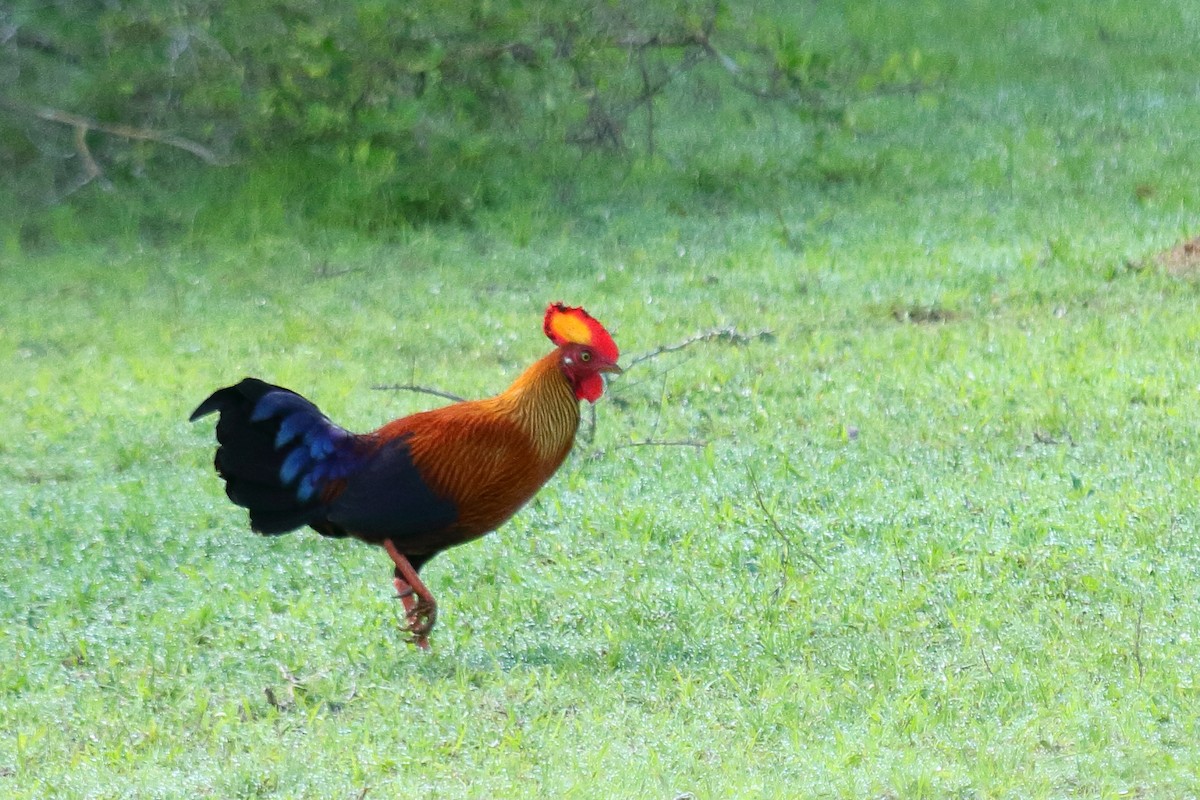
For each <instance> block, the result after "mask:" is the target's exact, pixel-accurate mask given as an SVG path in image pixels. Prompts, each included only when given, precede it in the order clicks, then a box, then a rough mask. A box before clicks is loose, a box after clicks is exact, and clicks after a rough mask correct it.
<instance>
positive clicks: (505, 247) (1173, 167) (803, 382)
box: [0, 0, 1200, 800]
mask: <svg viewBox="0 0 1200 800" xmlns="http://www.w3.org/2000/svg"><path fill="white" fill-rule="evenodd" d="M943 5H944V6H946V7H943ZM999 5H1001V4H995V6H997V7H994V6H993V4H985V3H967V4H953V5H952V4H935V3H921V4H917V3H913V4H891V3H847V4H846V5H845V6H844V7H841V6H837V5H830V4H821V5H820V6H819V7H817V8H819V9H823V11H819V12H818V11H814V15H816V16H815V17H814V25H815V26H816V27H814V30H813V32H812V34H811V35H813V36H822V35H826V34H828V35H829V36H831V37H835V38H836V37H837V36H842V37H848V39H859V38H861V39H864V40H865V39H867V37H868V35H869V37H870V38H869V47H870V49H871V51H872V52H873V53H878V54H884V55H885V56H886V55H887V54H889V53H894V54H896V58H897V59H898V60H897V61H896V62H895V63H896V64H898V65H899V66H897V67H896V68H897V69H901V68H904V69H911V70H913V71H914V72H917V73H920V72H921V70H922V69H926V68H928V69H932V70H935V71H936V72H937V74H938V78H937V80H936V81H933V82H931V83H930V84H929V85H928V86H926V87H924V88H917V89H915V90H914V91H911V92H902V93H895V92H887V93H878V92H870V91H863V92H862V93H861V95H856V96H855V99H854V100H853V101H852V102H851V103H850V106H849V107H848V109H847V113H846V120H845V122H844V124H842V125H840V126H838V127H837V128H836V129H835V130H832V131H825V132H824V133H823V134H822V135H821V136H820V137H819V142H818V137H817V136H816V135H815V134H814V129H813V128H812V127H809V126H805V125H800V124H793V123H792V122H791V121H790V120H791V118H789V117H788V116H787V115H775V114H774V113H773V112H771V113H768V112H764V113H763V114H762V115H760V116H758V117H754V116H750V117H748V118H747V117H743V116H741V115H737V114H734V113H733V112H732V111H730V115H729V120H728V123H729V125H730V126H741V127H738V128H733V127H731V128H730V131H732V133H730V134H728V135H722V134H721V126H718V125H712V124H707V125H704V124H701V123H700V122H696V124H694V125H689V126H678V127H676V128H674V129H669V130H664V131H663V132H662V134H661V135H662V137H663V141H662V145H661V146H662V151H663V152H664V153H668V154H669V153H672V152H674V153H681V152H690V153H695V154H697V155H692V156H688V157H687V158H685V159H684V160H685V161H686V164H685V165H684V166H683V167H681V168H680V167H678V166H677V165H676V166H675V168H673V167H672V165H671V164H669V163H667V161H668V160H669V157H668V156H660V158H659V160H657V161H650V162H642V163H640V165H639V166H637V167H636V168H634V169H632V170H631V171H630V172H629V174H628V175H627V176H626V178H625V180H624V181H623V182H613V183H611V184H608V185H603V186H598V185H594V184H593V185H584V184H582V183H581V184H580V185H578V186H573V187H571V188H572V190H573V191H572V192H570V193H568V194H565V195H564V194H563V193H561V192H560V193H559V194H557V195H553V194H547V199H546V200H544V201H543V202H540V203H531V204H526V205H522V206H520V207H516V206H514V207H508V208H496V209H490V210H486V211H484V212H481V214H480V217H479V219H478V221H477V223H476V224H475V225H474V226H470V227H466V226H464V227H451V226H445V227H433V228H423V229H419V230H414V231H407V232H403V233H401V234H397V235H396V236H393V237H390V238H388V239H386V240H382V239H381V240H369V239H365V238H362V237H356V236H351V235H343V234H337V233H330V232H325V233H322V232H320V231H316V232H314V231H305V232H303V233H301V232H299V231H297V232H296V235H294V236H289V235H284V234H278V233H274V232H267V231H259V232H255V230H254V229H253V226H252V224H251V223H250V222H248V223H247V225H248V226H249V227H248V230H247V232H246V235H245V236H244V237H241V238H238V239H231V238H224V239H222V238H218V237H203V236H200V235H195V236H192V237H186V241H180V242H176V243H171V242H167V243H160V244H156V245H154V246H145V247H142V246H139V244H138V243H137V242H136V241H130V240H129V239H128V238H124V237H118V238H114V239H113V241H112V242H111V243H109V244H107V245H88V246H83V245H79V246H73V247H72V246H65V247H61V248H58V249H55V250H53V251H47V252H41V253H33V254H24V255H12V256H8V257H5V259H4V261H3V263H2V265H0V326H2V330H0V362H2V363H6V364H8V365H9V366H8V367H7V368H6V369H5V370H4V371H3V373H2V374H0V396H3V397H4V398H5V399H4V404H3V409H4V413H3V415H0V529H3V530H4V531H5V546H4V547H3V548H2V549H0V576H2V579H0V623H2V627H0V795H3V796H5V797H11V798H30V799H32V798H49V797H55V798H57V797H62V798H130V797H136V798H193V797H216V798H349V799H351V800H352V799H353V798H361V797H363V796H364V793H365V797H366V798H371V799H373V798H383V797H423V798H430V799H431V800H432V798H456V797H470V798H477V797H534V796H541V797H564V798H565V797H580V798H609V797H613V798H667V799H668V800H673V799H674V798H679V797H694V798H697V799H700V800H708V799H709V798H759V797H761V798H775V797H780V798H791V797H842V798H1022V799H1024V798H1060V797H1084V798H1092V797H1095V798H1182V797H1195V796H1197V795H1200V724H1198V721H1200V534H1198V526H1200V508H1198V504H1197V494H1198V490H1200V451H1198V448H1197V445H1198V443H1200V313H1198V311H1200V279H1193V278H1192V277H1190V276H1189V275H1182V276H1179V275H1173V274H1167V273H1166V272H1165V271H1164V270H1162V269H1159V268H1157V267H1156V266H1155V264H1154V263H1153V260H1152V258H1151V256H1152V255H1153V254H1154V253H1156V252H1158V251H1161V250H1163V249H1164V248H1168V247H1170V246H1172V245H1174V244H1176V243H1177V242H1179V241H1182V240H1183V239H1186V238H1187V237H1189V236H1192V235H1195V234H1196V233H1198V232H1200V212H1198V209H1200V165H1198V163H1197V160H1196V154H1197V152H1200V104H1198V103H1197V96H1198V92H1200V83H1198V82H1197V77H1196V72H1195V70H1194V63H1195V52H1194V47H1195V42H1196V41H1197V40H1200V13H1198V12H1197V10H1196V8H1193V6H1192V4H1190V3H1184V2H1178V3H1150V4H1148V5H1147V4H1139V3H1133V2H1127V1H1126V0H1122V1H1121V2H1116V1H1114V2H1104V3H1087V4H1085V3H1082V2H1080V3H1063V4H1046V3H1023V4H1019V5H1020V7H1019V8H1017V9H1007V10H1002V9H1000V8H998V6H999ZM883 60H886V59H883ZM905 65H907V66H905ZM922 65H934V66H932V67H923V66H922ZM747 120H748V121H747ZM687 148H694V149H692V150H688V149H687ZM689 165H690V166H689ZM560 188H561V187H560ZM564 197H566V198H567V199H566V200H564ZM252 212H253V209H246V210H245V212H244V213H245V216H246V217H247V219H252V218H253V213H252ZM214 213H215V212H214ZM239 213H241V211H240V209H239ZM557 299H563V300H567V301H569V302H572V303H581V304H584V305H586V306H587V307H588V309H589V310H590V311H592V312H593V313H594V314H595V315H596V316H597V317H598V318H599V319H601V320H602V321H603V322H604V323H605V324H606V325H608V326H609V328H610V329H611V330H613V331H614V334H615V336H616V339H617V341H618V343H619V344H620V345H621V347H622V348H623V350H624V353H625V354H626V357H625V359H624V360H628V359H629V358H632V357H634V356H637V355H639V354H644V353H649V352H652V351H654V350H655V349H656V348H659V347H661V346H664V345H669V344H673V343H676V342H680V341H682V340H684V339H686V338H688V337H689V336H692V335H695V334H697V333H700V332H703V331H706V330H712V329H714V328H718V327H722V326H735V327H736V328H737V330H738V331H741V332H743V333H746V334H754V333H756V332H759V331H770V334H771V335H770V336H766V337H759V338H755V339H753V340H752V341H750V342H748V343H745V344H741V345H738V344H735V343H732V342H728V341H712V342H705V343H697V344H695V345H692V346H690V347H688V348H685V349H683V350H680V351H678V352H673V353H664V354H662V355H659V356H658V357H655V358H652V359H649V360H646V361H643V362H640V363H639V364H637V365H636V366H635V367H633V368H631V369H630V370H629V371H628V372H627V373H626V374H625V375H624V376H622V377H621V378H620V379H618V380H616V381H614V382H613V383H612V385H611V386H610V391H609V393H608V395H607V396H606V397H605V399H604V400H603V401H602V402H601V403H600V404H599V405H598V406H597V407H596V427H595V434H594V437H593V438H592V440H591V441H590V442H581V443H580V445H579V446H578V448H577V450H576V452H575V454H574V455H573V456H572V458H571V459H570V460H569V461H568V463H567V464H566V466H565V467H564V469H563V470H562V472H561V473H560V474H559V475H558V476H557V477H556V478H555V480H554V481H553V482H552V483H551V484H550V485H549V486H548V487H547V488H546V489H545V490H544V491H543V492H542V493H541V494H540V495H539V496H538V498H537V499H536V500H535V501H534V502H533V503H532V504H531V505H530V506H529V507H527V508H526V509H525V510H523V511H522V512H521V513H520V514H518V516H517V517H516V518H514V520H513V521H512V522H510V523H509V524H508V525H507V526H505V527H504V528H502V529H501V531H500V532H499V533H498V534H497V535H493V536H490V537H487V538H485V539H483V540H481V541H479V542H477V543H474V544H471V545H468V546H465V547H462V548H459V549H456V550H453V551H450V552H449V553H447V554H445V555H443V556H441V557H439V558H438V559H437V560H435V561H434V562H433V563H432V564H431V565H430V566H429V567H428V568H427V569H426V570H425V573H426V579H427V581H428V582H429V584H430V587H431V589H432V590H433V591H434V592H435V594H437V595H438V597H439V600H440V603H441V620H440V623H439V626H438V628H437V630H436V632H435V634H434V637H433V645H434V647H433V651H432V653H430V654H423V653H420V652H417V651H415V650H414V649H413V648H411V647H410V646H408V645H406V644H404V643H403V641H402V637H401V635H400V634H399V633H398V631H397V623H398V619H397V606H398V604H397V603H395V602H394V601H393V600H392V599H391V597H390V595H391V594H392V591H391V586H390V569H389V566H388V562H387V558H386V556H385V555H384V554H383V553H382V552H381V551H378V550H375V549H371V548H367V547H365V546H362V545H358V544H356V543H353V542H335V541H328V540H321V539H320V537H318V536H316V535H314V534H311V533H304V534H297V535H293V536H288V537H281V538H278V539H271V540H267V539H264V538H261V537H257V536H254V535H252V534H250V533H249V532H248V527H247V524H246V519H245V515H244V513H243V512H242V511H241V510H239V509H236V508H234V507H232V506H230V505H229V504H228V502H227V501H226V499H225V497H224V495H223V493H222V491H221V487H220V484H219V482H218V480H217V478H216V477H215V476H214V475H213V474H212V470H211V452H212V446H213V433H212V426H211V423H210V422H209V421H205V422H204V423H203V424H195V425H190V424H188V423H187V421H186V419H187V415H188V413H189V412H190V411H191V410H192V408H193V407H194V405H195V404H196V403H197V402H198V401H199V400H201V399H202V398H203V397H204V396H205V395H206V394H207V393H208V392H209V391H210V390H211V389H213V388H214V387H216V386H218V385H224V384H225V383H227V382H230V381H232V380H235V379H237V378H239V377H241V376H242V375H246V374H254V375H259V376H261V377H264V378H266V379H269V380H272V381H275V382H279V383H282V384H284V385H287V386H291V387H293V388H295V389H297V390H300V391H302V392H304V393H305V394H306V395H308V396H309V397H311V398H312V399H313V400H314V401H315V402H317V403H318V404H319V405H320V406H321V407H322V408H323V409H324V410H325V411H326V412H327V413H329V414H330V415H331V416H333V417H334V418H335V419H336V420H338V421H339V422H342V423H343V424H345V425H347V426H348V427H351V428H353V429H359V430H363V429H367V428H371V427H373V426H375V425H377V424H379V423H381V422H383V421H385V420H387V419H390V418H392V417H394V416H398V415H401V414H404V413H407V412H410V411H413V410H416V409H419V408H424V407H429V406H431V405H433V404H436V402H437V401H436V400H434V399H433V398H429V397H425V396H422V395H417V394H411V393H395V392H387V391H378V390H374V389H372V386H374V385H377V384H391V383H396V382H401V383H407V382H416V383H420V384H425V385H429V386H436V387H440V388H443V389H446V390H449V391H452V392H456V393H458V394H462V395H470V396H480V395H484V394H488V393H492V392H494V391H498V390H499V389H501V388H503V387H504V386H505V385H507V382H508V381H509V380H510V379H512V378H513V377H515V375H516V374H517V373H518V372H519V371H520V370H521V369H522V368H523V366H524V365H526V364H528V363H530V362H531V361H532V360H533V359H535V358H536V357H538V356H539V355H541V354H542V353H544V352H545V351H546V349H547V347H548V344H547V343H546V341H545V340H544V339H543V338H542V336H541V333H540V327H539V326H540V314H541V311H542V309H543V308H544V306H545V303H546V302H547V301H549V300H557ZM646 440H657V441H682V440H687V441H695V442H702V443H704V446H703V447H699V448H693V447H665V446H663V447H655V446H644V447H624V446H623V445H629V444H631V443H634V442H641V441H646Z"/></svg>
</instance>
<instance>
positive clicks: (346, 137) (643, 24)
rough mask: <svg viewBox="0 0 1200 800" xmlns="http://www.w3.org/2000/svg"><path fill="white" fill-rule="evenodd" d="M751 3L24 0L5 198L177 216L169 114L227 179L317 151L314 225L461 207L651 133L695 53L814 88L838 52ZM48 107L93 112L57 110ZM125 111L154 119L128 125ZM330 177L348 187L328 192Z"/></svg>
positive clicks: (366, 223)
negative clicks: (634, 129)
mask: <svg viewBox="0 0 1200 800" xmlns="http://www.w3.org/2000/svg"><path fill="white" fill-rule="evenodd" d="M738 13H739V16H737V17H734V16H733V13H732V12H730V11H727V10H726V9H725V8H724V6H723V5H722V4H720V3H712V2H708V0H703V1H702V0H651V2H640V3H632V2H620V3H612V2H601V1H600V0H596V1H595V2H589V3H583V4H555V3H524V2H515V1H510V2H487V3H461V2H459V3H444V2H440V1H439V2H432V0H421V1H419V2H408V3H395V2H384V1H383V0H373V1H370V2H355V3H340V2H327V1H325V0H287V2H279V3H271V4H263V3H258V2H234V3H213V2H211V0H184V2H178V3H173V4H170V5H167V6H164V5H163V4H161V3H158V2H153V0H130V1H129V2H121V3H107V4H90V3H66V2H61V3H49V4H48V3H44V2H33V0H25V2H18V3H16V4H15V5H14V7H13V8H12V10H11V11H10V12H9V14H8V17H9V19H8V24H9V30H11V31H12V35H11V36H10V37H9V46H8V47H7V48H6V49H4V50H3V51H0V59H3V60H2V61H0V65H4V66H6V67H7V69H6V70H5V71H4V72H3V74H2V75H0V102H2V103H3V105H4V107H5V108H7V109H8V110H9V111H10V112H12V113H9V114H6V115H5V116H4V118H3V120H2V121H0V162H2V163H3V165H4V167H5V168H6V171H8V172H9V173H10V174H12V175H14V176H15V179H14V180H13V181H12V182H11V183H10V184H9V185H8V187H7V188H6V189H5V192H6V194H7V197H5V198H0V200H6V201H7V202H6V203H5V204H6V205H11V206H13V207H16V208H22V207H31V206H32V207H37V206H41V205H45V204H50V205H54V204H57V203H59V202H63V201H64V200H65V201H67V202H69V203H71V204H73V205H74V206H75V207H76V208H81V207H83V206H85V205H86V204H87V202H88V201H87V200H83V201H82V202H81V201H80V200H79V199H78V198H75V197H74V195H75V194H76V193H77V192H79V191H80V190H81V189H86V190H87V192H88V193H91V194H96V193H99V192H101V190H102V189H103V188H109V187H112V186H114V185H115V187H116V189H117V190H118V191H116V192H110V193H108V194H107V196H106V197H105V198H104V200H103V203H102V204H101V205H106V204H114V203H115V204H125V205H126V206H127V207H128V208H129V209H130V210H131V214H132V216H143V215H144V213H150V214H152V213H155V212H159V213H163V214H164V215H166V216H168V217H169V216H170V215H171V210H169V209H168V208H165V207H164V206H169V205H170V203H169V202H167V203H163V202H161V201H160V200H158V199H155V198H154V197H153V195H154V194H155V192H156V191H158V189H159V188H160V187H162V186H166V185H171V184H172V183H174V184H183V185H186V184H188V183H194V182H196V181H197V180H198V178H197V173H198V172H199V171H200V170H202V169H204V167H203V166H202V165H201V164H200V163H199V162H198V161H197V160H196V158H195V156H194V155H192V154H188V153H187V152H185V151H183V150H180V149H177V148H175V147H172V146H171V145H170V144H165V143H163V141H162V134H164V133H168V132H169V133H172V134H176V135H181V136H184V137H187V138H188V139H190V140H193V141H195V142H196V143H197V144H200V145H202V146H204V147H205V148H207V149H209V150H211V151H212V153H213V158H212V159H210V160H215V161H225V162H228V163H233V164H235V165H236V166H234V167H227V168H226V169H227V170H229V171H230V173H231V174H230V175H228V176H226V178H225V179H224V182H223V185H222V188H221V189H220V190H219V191H218V194H221V193H227V192H229V191H230V187H231V186H236V184H237V183H238V182H239V181H240V180H241V179H243V178H244V177H245V176H246V175H247V174H249V173H254V172H256V171H258V170H263V171H266V172H267V173H269V174H271V175H275V176H278V175H280V174H282V173H288V172H290V173H293V174H298V176H299V175H300V173H309V172H311V175H312V177H311V178H309V177H307V176H305V177H300V179H299V180H298V181H297V183H296V184H295V185H294V186H292V187H289V189H290V191H288V192H286V194H287V195H289V196H290V197H292V198H293V201H292V208H293V211H294V213H295V214H296V215H297V216H299V217H301V218H305V219H307V220H310V221H313V222H316V223H318V224H326V225H335V226H345V225H350V226H352V227H356V228H360V229H364V230H386V229H392V230H394V229H396V228H397V227H403V225H405V224H406V223H412V222H419V221H430V220H439V219H466V218H469V217H471V216H472V214H473V212H474V210H475V209H476V208H478V207H480V206H482V205H486V204H489V203H491V202H493V201H494V199H495V197H496V196H497V195H502V194H505V193H506V192H508V191H510V190H511V189H512V188H513V187H512V186H511V184H512V179H513V176H514V175H515V174H520V173H522V172H531V171H532V172H533V173H535V174H538V175H543V176H546V175H553V174H554V171H555V169H557V168H558V165H561V164H562V163H563V161H564V158H565V157H566V154H567V148H568V146H569V145H571V144H573V145H575V146H580V147H584V148H591V147H599V148H605V149H611V150H622V151H623V150H626V149H627V148H629V147H631V146H632V140H631V137H630V130H629V126H630V122H631V119H632V118H633V116H634V115H635V114H636V115H641V116H643V117H644V118H645V128H646V131H647V133H646V136H645V142H646V143H647V145H646V146H647V149H649V150H652V149H653V147H654V138H655V135H656V131H655V129H654V121H655V118H654V113H655V112H654V108H653V107H654V106H655V105H656V104H659V105H662V100H663V99H664V98H667V97H668V94H667V90H668V89H675V88H676V87H678V86H680V85H681V84H682V83H683V82H684V81H685V80H688V79H690V78H691V77H692V76H693V73H694V70H695V67H696V66H697V65H699V64H701V63H708V64H711V65H716V67H717V68H716V69H714V70H710V71H709V74H708V76H707V77H706V78H704V81H705V82H707V83H709V84H710V85H711V84H712V83H713V82H714V81H719V82H721V83H723V84H725V89H726V91H737V90H738V89H739V88H740V89H743V90H748V91H750V92H752V93H754V94H760V95H762V96H764V97H771V98H774V99H775V100H785V101H788V102H792V103H796V104H798V105H797V107H798V108H810V107H816V106H818V105H821V103H822V101H821V99H820V98H821V92H822V91H824V90H825V89H827V88H829V87H828V86H826V85H825V84H827V83H829V82H828V81H825V77H826V75H825V73H826V71H827V61H828V59H827V58H826V57H819V56H814V55H813V52H812V51H811V49H810V48H809V47H808V45H807V44H806V43H805V40H802V39H800V38H798V37H797V36H796V35H791V34H789V35H787V36H784V37H783V38H779V37H778V36H776V37H775V38H772V36H768V35H767V34H766V33H765V32H766V31H777V30H779V28H780V26H783V27H785V28H790V27H791V26H792V25H793V24H795V23H794V21H793V20H792V19H791V17H790V16H789V15H786V14H781V13H780V12H778V11H774V12H770V11H769V10H768V11H764V10H760V11H757V12H751V13H747V12H745V11H740V12H738ZM718 48H720V49H718ZM673 94H674V96H675V102H674V103H671V104H667V105H666V106H665V108H660V109H659V110H658V113H659V116H660V117H661V116H662V115H663V114H664V113H665V114H667V115H668V118H674V117H678V116H680V115H681V114H686V113H687V111H688V103H687V102H684V101H682V100H681V98H682V97H684V96H686V95H685V94H684V93H682V92H674V93H673ZM46 108H49V109H52V110H54V111H57V112H62V113H68V114H71V115H74V116H75V117H76V118H78V117H82V118H83V119H84V120H85V121H91V122H92V123H94V125H90V126H88V127H85V128H84V129H80V128H79V127H78V126H72V125H71V124H67V123H68V121H67V120H65V119H64V118H63V117H62V113H60V114H59V116H58V118H56V119H47V118H46V115H45V114H44V113H41V114H40V113H39V110H42V109H46ZM657 124H658V126H659V127H661V126H662V125H663V120H662V119H661V118H660V119H658V120H657ZM105 125H107V126H110V127H109V129H108V130H106V129H105V128H104V126H105ZM114 125H116V126H132V127H133V128H136V129H138V130H140V131H143V132H150V133H151V134H157V135H155V136H151V137H150V140H149V141H146V140H138V139H133V140H131V139H130V138H129V137H128V136H127V135H123V134H122V133H121V132H120V131H115V132H114V131H113V130H112V128H111V126H114ZM81 130H82V132H83V134H84V138H83V140H82V141H83V142H84V143H85V144H86V147H87V152H85V151H84V149H83V147H82V146H81V145H80V140H78V139H76V138H75V136H76V134H77V133H79V132H80V131H81ZM89 159H90V160H91V161H92V162H93V163H95V164H97V165H99V169H100V170H101V171H102V172H100V173H97V171H96V170H89V169H88V168H87V163H86V162H87V161H88V160H89ZM324 184H330V185H333V186H334V188H332V189H330V190H328V191H325V190H322V189H320V188H317V189H316V190H315V191H314V187H320V186H322V185H324ZM118 195H119V196H118ZM201 202H208V198H202V199H201ZM139 204H143V205H144V206H145V207H146V212H143V211H141V210H139V209H137V206H138V205H139ZM32 225H33V229H32V230H26V231H23V232H22V235H23V236H24V237H25V238H26V239H27V240H29V241H31V242H33V243H36V241H37V240H38V239H39V238H45V237H39V233H38V231H39V230H40V231H42V233H44V234H48V235H49V236H50V237H51V238H53V234H52V231H53V227H54V226H53V225H51V224H49V223H48V221H47V220H44V219H38V220H35V221H34V222H33V223H32ZM100 227H101V228H105V227H107V226H106V225H103V224H102V225H101V226H100Z"/></svg>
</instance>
